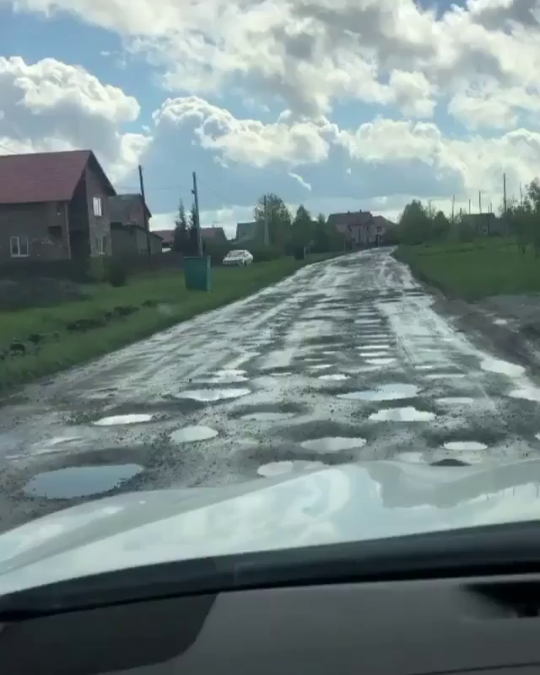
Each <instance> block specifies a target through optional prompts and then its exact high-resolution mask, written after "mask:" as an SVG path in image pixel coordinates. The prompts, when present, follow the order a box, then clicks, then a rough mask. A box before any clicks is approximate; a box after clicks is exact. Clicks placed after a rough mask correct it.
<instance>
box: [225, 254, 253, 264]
mask: <svg viewBox="0 0 540 675" xmlns="http://www.w3.org/2000/svg"><path fill="white" fill-rule="evenodd" d="M252 262H253V256H252V255H251V253H250V252H249V251H229V252H228V253H227V255H226V256H225V257H224V258H223V264H224V265H238V266H239V267H244V265H251V263H252Z"/></svg>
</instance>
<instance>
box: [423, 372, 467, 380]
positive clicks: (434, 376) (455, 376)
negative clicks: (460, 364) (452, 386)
mask: <svg viewBox="0 0 540 675" xmlns="http://www.w3.org/2000/svg"><path fill="white" fill-rule="evenodd" d="M424 377H425V378H426V380H441V379H444V380H461V379H463V378H464V377H465V373H428V374H427V375H425V376H424Z"/></svg>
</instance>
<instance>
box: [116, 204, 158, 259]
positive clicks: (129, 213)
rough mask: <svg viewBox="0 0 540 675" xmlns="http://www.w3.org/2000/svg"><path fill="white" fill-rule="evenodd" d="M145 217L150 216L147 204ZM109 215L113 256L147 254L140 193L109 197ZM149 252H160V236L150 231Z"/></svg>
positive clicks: (148, 218)
mask: <svg viewBox="0 0 540 675" xmlns="http://www.w3.org/2000/svg"><path fill="white" fill-rule="evenodd" d="M144 208H145V209H146V218H147V220H148V222H149V221H150V218H151V217H152V214H151V213H150V209H149V208H148V206H147V205H145V206H144ZM109 217H110V221H111V242H112V246H111V248H112V255H113V257H115V258H116V257H128V256H134V255H147V254H148V243H147V239H146V226H145V218H144V210H143V199H142V196H141V195H140V194H127V195H116V196H115V197H110V198H109ZM149 237H150V252H151V253H152V254H156V253H161V251H162V247H163V240H162V238H161V237H160V236H159V235H158V234H156V233H155V232H150V235H149Z"/></svg>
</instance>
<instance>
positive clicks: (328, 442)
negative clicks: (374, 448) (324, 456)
mask: <svg viewBox="0 0 540 675" xmlns="http://www.w3.org/2000/svg"><path fill="white" fill-rule="evenodd" d="M366 443H367V441H366V439H365V438H347V437H343V436H329V437H327V438H314V439H312V440H309V441H303V442H302V443H301V444H300V445H301V446H302V447H303V448H305V449H306V450H314V451H315V452H323V453H324V452H341V451H342V450H352V449H354V448H363V447H364V445H365V444H366Z"/></svg>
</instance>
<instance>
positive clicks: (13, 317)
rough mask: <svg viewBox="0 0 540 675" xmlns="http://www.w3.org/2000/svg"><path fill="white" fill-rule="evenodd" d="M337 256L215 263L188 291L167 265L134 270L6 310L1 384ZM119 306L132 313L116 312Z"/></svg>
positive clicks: (75, 360) (0, 343)
mask: <svg viewBox="0 0 540 675" xmlns="http://www.w3.org/2000/svg"><path fill="white" fill-rule="evenodd" d="M335 255H336V254H335V253H322V254H312V255H309V256H308V257H307V258H306V259H305V260H295V259H294V258H292V257H282V258H279V259H277V260H272V261H268V262H261V263H258V264H253V265H250V266H248V267H239V268H236V267H235V268H225V267H218V268H214V269H212V291H211V292H209V293H205V292H200V291H187V290H186V288H185V284H184V277H183V274H182V272H181V271H170V270H167V271H162V272H154V273H151V274H150V273H149V274H146V275H141V276H138V277H133V278H132V279H130V280H129V282H128V283H127V285H125V286H121V287H113V286H111V285H109V284H96V285H91V286H88V287H87V293H88V299H85V300H81V301H77V302H69V303H65V304H61V305H57V306H54V307H47V308H34V309H26V310H24V311H12V312H2V313H1V314H0V355H1V357H0V389H6V388H9V387H12V386H14V385H16V384H20V383H23V382H26V381H29V380H31V379H34V378H37V377H40V376H44V375H49V374H52V373H55V372H57V371H59V370H62V369H64V368H67V367H70V366H73V365H77V364H80V363H84V362H85V361H88V360H90V359H92V358H94V357H97V356H100V355H102V354H105V353H107V352H111V351H114V350H115V349H118V348H120V347H123V346H126V345H128V344H130V343H133V342H135V341H137V340H140V339H142V338H145V337H148V336H149V335H151V334H152V333H155V332H156V331H159V330H163V329H165V328H168V327H170V326H173V325H174V324H177V323H179V322H181V321H185V320H186V319H190V318H191V317H193V316H195V315H197V314H200V313H201V312H206V311H208V310H211V309H215V308H217V307H221V306H223V305H226V304H228V303H230V302H233V301H234V300H238V299H240V298H243V297H246V296H248V295H251V294H252V293H255V292H256V291H258V290H260V289H262V288H264V287H265V286H268V285H270V284H273V283H275V282H277V281H280V280H281V279H284V278H285V277H287V276H290V275H291V274H293V273H294V272H296V271H297V270H298V269H300V268H301V267H303V266H305V265H307V264H310V263H313V262H318V261H320V260H324V259H327V258H331V257H334V256H335ZM119 308H123V309H124V310H125V311H126V312H130V313H127V314H125V315H123V316H122V315H120V314H117V313H116V310H118V309H119ZM92 323H95V324H96V327H92ZM81 324H82V326H81V328H77V325H81ZM89 326H90V327H89ZM69 327H71V328H69ZM17 345H18V346H19V349H20V350H21V352H20V353H18V354H17V352H16V348H17ZM14 348H15V351H14Z"/></svg>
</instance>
